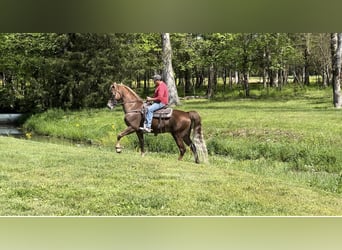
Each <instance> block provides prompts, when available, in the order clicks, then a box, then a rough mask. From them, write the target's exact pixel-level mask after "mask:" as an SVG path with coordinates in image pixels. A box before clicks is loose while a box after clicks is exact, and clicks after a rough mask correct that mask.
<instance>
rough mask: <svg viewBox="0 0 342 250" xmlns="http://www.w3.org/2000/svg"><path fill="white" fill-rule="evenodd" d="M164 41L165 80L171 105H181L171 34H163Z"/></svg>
mask: <svg viewBox="0 0 342 250" xmlns="http://www.w3.org/2000/svg"><path fill="white" fill-rule="evenodd" d="M162 41H163V53H162V58H163V65H164V67H163V79H164V80H165V82H166V84H167V86H168V89H169V93H170V94H169V103H170V104H176V105H179V104H180V102H179V97H178V93H177V88H176V84H175V77H174V72H173V68H172V48H171V41H170V34H169V33H162Z"/></svg>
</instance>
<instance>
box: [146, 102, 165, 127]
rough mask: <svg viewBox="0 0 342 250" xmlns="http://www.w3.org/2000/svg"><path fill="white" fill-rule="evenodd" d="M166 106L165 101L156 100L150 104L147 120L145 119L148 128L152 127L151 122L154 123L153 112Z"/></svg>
mask: <svg viewBox="0 0 342 250" xmlns="http://www.w3.org/2000/svg"><path fill="white" fill-rule="evenodd" d="M164 106H165V104H164V103H161V102H160V103H157V102H154V103H153V104H152V105H151V106H149V107H148V108H147V112H146V121H145V125H146V127H147V128H151V123H152V118H153V112H154V111H156V110H158V109H161V108H163V107H164Z"/></svg>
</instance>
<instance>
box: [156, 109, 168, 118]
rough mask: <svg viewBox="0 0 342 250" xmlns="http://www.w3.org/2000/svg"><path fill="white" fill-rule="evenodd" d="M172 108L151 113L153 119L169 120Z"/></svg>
mask: <svg viewBox="0 0 342 250" xmlns="http://www.w3.org/2000/svg"><path fill="white" fill-rule="evenodd" d="M172 111H173V109H172V108H164V109H159V110H157V111H154V112H153V117H154V118H170V117H171V115H172Z"/></svg>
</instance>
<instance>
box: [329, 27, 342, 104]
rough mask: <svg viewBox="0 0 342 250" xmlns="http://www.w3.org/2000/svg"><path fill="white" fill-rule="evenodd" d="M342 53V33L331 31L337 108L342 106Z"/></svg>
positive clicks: (334, 101) (333, 83) (333, 79)
mask: <svg viewBox="0 0 342 250" xmlns="http://www.w3.org/2000/svg"><path fill="white" fill-rule="evenodd" d="M341 55H342V33H331V58H332V85H333V104H334V107H335V108H341V107H342V96H341Z"/></svg>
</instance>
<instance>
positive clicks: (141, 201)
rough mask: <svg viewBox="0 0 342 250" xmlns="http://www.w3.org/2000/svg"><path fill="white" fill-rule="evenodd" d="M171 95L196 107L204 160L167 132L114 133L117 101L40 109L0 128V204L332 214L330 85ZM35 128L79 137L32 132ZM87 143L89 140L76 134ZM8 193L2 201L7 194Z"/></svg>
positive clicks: (10, 209) (334, 133) (339, 194)
mask: <svg viewBox="0 0 342 250" xmlns="http://www.w3.org/2000/svg"><path fill="white" fill-rule="evenodd" d="M254 91H255V93H258V95H256V94H255V95H254V96H253V97H252V98H249V99H244V98H240V97H239V95H238V94H236V92H232V93H230V92H229V91H227V92H226V93H225V95H222V96H218V97H216V99H215V100H211V101H208V100H204V99H195V100H188V101H183V105H182V106H180V107H177V108H179V109H184V110H197V111H199V113H200V114H201V116H202V120H203V130H204V136H205V139H206V142H207V147H208V151H209V164H201V165H197V164H194V163H193V157H192V155H191V154H190V152H189V150H188V152H187V153H186V155H185V157H184V160H183V161H182V162H178V161H177V160H176V159H177V155H178V151H177V147H176V145H175V143H174V142H173V139H172V138H171V136H170V135H168V134H164V135H158V136H157V137H155V136H153V135H146V136H145V138H146V144H147V147H148V151H149V152H148V153H147V155H146V156H145V157H143V158H142V157H140V154H139V153H138V143H137V139H136V136H135V135H134V134H133V135H130V136H127V137H125V138H123V140H122V145H123V146H124V147H125V148H124V151H123V153H122V154H116V153H114V143H115V140H116V135H117V134H118V133H119V132H120V131H122V130H123V129H124V128H125V125H124V122H123V112H122V110H121V108H117V109H116V110H114V111H109V110H105V109H100V110H83V111H73V112H72V111H62V110H49V111H47V112H45V113H43V114H39V115H35V116H33V117H31V118H30V119H29V120H27V121H26V123H25V125H24V127H25V129H26V130H27V132H28V133H32V139H30V140H16V139H13V138H0V146H1V149H2V150H1V152H0V157H1V159H2V161H1V163H0V166H1V172H0V181H1V182H0V183H1V185H2V186H1V188H2V191H3V192H2V194H1V196H0V199H1V201H2V202H1V205H0V211H1V212H0V213H1V215H341V214H342V208H341V207H342V206H341V203H342V167H341V163H340V162H342V134H341V133H340V132H341V129H342V125H341V111H340V110H335V109H334V108H332V104H331V100H330V98H331V90H314V89H294V88H293V89H292V88H287V89H285V90H284V91H282V92H281V93H280V92H279V91H277V90H272V91H274V92H273V93H269V95H267V96H262V95H260V93H261V92H256V90H254ZM37 134H44V135H50V136H53V137H59V138H68V139H72V140H75V141H78V144H76V145H59V144H52V143H39V142H36V141H34V140H35V137H36V135H37ZM80 141H81V142H84V143H85V145H88V144H92V145H95V147H94V146H92V147H88V146H84V145H83V144H80V143H79V142H80ZM5 201H6V202H5Z"/></svg>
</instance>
